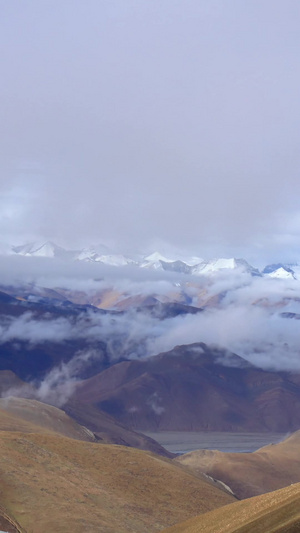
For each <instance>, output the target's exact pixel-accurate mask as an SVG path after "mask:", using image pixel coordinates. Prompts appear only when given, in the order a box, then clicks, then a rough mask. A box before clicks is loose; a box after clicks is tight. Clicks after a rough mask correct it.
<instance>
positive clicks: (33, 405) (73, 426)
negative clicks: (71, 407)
mask: <svg viewBox="0 0 300 533" xmlns="http://www.w3.org/2000/svg"><path fill="white" fill-rule="evenodd" d="M0 430H2V431H23V432H25V433H45V432H47V433H48V432H50V433H58V434H60V435H64V436H65V437H70V438H73V439H79V440H84V441H88V442H95V440H96V439H95V437H94V435H93V433H92V432H91V431H89V430H87V429H86V428H85V427H83V426H81V425H80V424H77V422H75V420H73V419H72V418H70V417H69V416H68V415H67V414H66V413H65V412H64V411H62V410H61V409H58V408H57V407H53V406H52V405H46V404H45V403H42V402H38V401H36V400H28V399H25V398H13V397H10V398H1V399H0Z"/></svg>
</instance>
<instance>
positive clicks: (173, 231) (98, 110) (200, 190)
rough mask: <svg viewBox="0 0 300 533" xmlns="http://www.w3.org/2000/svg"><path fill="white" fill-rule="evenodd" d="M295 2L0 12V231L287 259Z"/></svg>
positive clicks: (296, 163) (292, 242) (294, 146)
mask: <svg viewBox="0 0 300 533" xmlns="http://www.w3.org/2000/svg"><path fill="white" fill-rule="evenodd" d="M299 22H300V6H299V2H298V1H297V0H289V1H287V2H284V3H283V2H281V1H279V0H263V1H258V0H253V1H251V2H250V1H249V2H226V1H223V0H220V1H218V2H215V1H211V0H203V1H201V2H199V1H197V0H187V1H185V2H174V0H165V1H164V2H160V1H158V0H153V1H151V2H148V1H146V0H142V1H136V0H128V1H126V2H124V1H123V0H113V1H109V2H106V1H104V0H100V1H99V0H88V1H87V2H84V3H83V2H79V1H77V0H72V2H71V1H70V0H60V1H58V0H55V1H51V2H50V1H43V2H40V1H38V0H30V1H29V2H26V4H25V3H19V4H15V3H14V2H2V3H1V23H0V25H1V27H0V30H1V31H0V44H1V49H2V50H3V54H2V63H1V64H2V70H1V87H0V102H1V106H0V118H1V120H0V124H1V126H0V140H1V143H0V145H1V149H0V231H1V234H2V235H3V236H4V237H5V238H7V239H8V240H10V241H12V240H14V241H18V242H20V241H23V240H27V239H31V238H33V239H35V238H40V237H43V238H45V239H49V238H51V239H54V240H58V241H59V243H61V244H66V243H68V244H70V243H71V244H72V245H78V244H80V245H81V244H82V243H90V242H91V241H95V242H98V241H100V240H108V241H110V242H115V243H116V244H117V246H118V247H121V248H125V249H135V248H141V247H142V248H143V247H145V245H146V244H148V243H150V242H157V241H158V240H160V241H163V242H167V243H171V244H172V245H176V246H179V247H187V248H190V249H193V251H196V252H197V253H198V254H199V255H201V256H206V257H207V256H212V255H223V254H224V253H225V254H229V255H233V254H235V255H245V250H246V251H247V252H246V254H247V258H248V259H249V260H250V261H251V260H252V258H254V257H257V256H263V257H264V258H267V259H266V260H267V261H269V260H271V259H275V258H276V257H277V258H278V255H281V256H284V257H283V259H294V258H295V255H297V254H298V249H299V240H300V239H299V236H300V223H299V206H298V197H299V193H300V180H299V168H300V155H299V149H298V139H299V133H300V131H299V130H300V107H299V92H300V65H299V57H298V50H299V46H300V33H299Z"/></svg>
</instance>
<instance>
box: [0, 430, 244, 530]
mask: <svg viewBox="0 0 300 533" xmlns="http://www.w3.org/2000/svg"><path fill="white" fill-rule="evenodd" d="M0 458H1V460H0V480H1V500H2V502H3V505H4V506H5V507H6V508H7V509H8V512H9V513H11V515H12V516H15V517H16V519H17V520H18V521H19V523H20V524H21V525H22V527H23V528H24V529H25V530H26V531H27V532H30V533H45V532H47V533H66V532H67V531H70V532H71V531H72V533H82V532H83V531H92V532H93V533H97V532H103V533H104V532H105V533H115V532H118V533H125V532H128V533H129V532H130V533H134V532H136V533H142V532H145V533H146V532H147V533H150V532H151V531H160V530H161V529H163V528H164V527H166V526H168V525H170V524H173V523H175V522H179V521H182V520H185V519H187V518H188V517H190V516H195V515H197V514H199V513H203V512H206V511H208V510H211V509H213V508H216V507H218V506H221V505H225V504H227V503H230V502H232V501H233V500H234V498H233V497H232V496H230V495H228V494H226V493H225V492H222V491H220V490H219V489H218V488H216V487H214V486H213V484H209V483H208V482H207V481H205V480H202V479H200V478H199V477H195V476H194V475H193V474H192V473H189V472H187V471H186V470H185V469H183V468H182V467H181V466H179V465H176V464H174V463H172V462H171V461H169V460H168V459H163V458H160V457H158V456H155V455H152V454H149V453H147V452H143V451H140V450H136V449H133V448H125V447H122V446H115V445H99V444H93V443H87V442H83V441H78V440H72V439H68V438H66V437H60V436H57V435H54V434H52V435H51V434H47V435H42V434H24V433H16V432H13V433H9V432H1V433H0Z"/></svg>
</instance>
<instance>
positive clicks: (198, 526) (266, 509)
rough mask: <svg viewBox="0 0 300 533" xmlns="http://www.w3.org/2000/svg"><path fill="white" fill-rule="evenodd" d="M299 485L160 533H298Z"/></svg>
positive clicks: (245, 501) (214, 512)
mask: <svg viewBox="0 0 300 533" xmlns="http://www.w3.org/2000/svg"><path fill="white" fill-rule="evenodd" d="M299 531H300V484H299V483H297V484H296V485H292V486H290V487H286V488H284V489H280V490H278V491H275V492H271V493H269V494H264V495H262V496H256V497H255V498H250V499H248V500H244V501H241V502H236V503H233V504H231V505H226V506H225V507H223V508H221V509H216V510H215V511H211V512H209V513H205V514H204V515H202V516H199V517H196V518H192V519H191V520H188V521H187V522H184V523H182V524H178V525H176V526H174V527H171V528H168V529H166V530H164V531H163V533H297V532H299Z"/></svg>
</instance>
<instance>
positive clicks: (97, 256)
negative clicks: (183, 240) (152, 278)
mask: <svg viewBox="0 0 300 533" xmlns="http://www.w3.org/2000/svg"><path fill="white" fill-rule="evenodd" d="M11 251H12V252H13V253H15V254H19V255H24V256H27V257H29V256H32V257H48V258H50V257H55V258H59V259H64V260H77V261H88V262H92V263H99V264H105V265H110V266H114V267H121V266H126V265H133V266H136V267H139V268H143V269H150V270H162V271H166V272H175V273H178V274H188V275H192V276H212V275H215V274H217V273H220V272H223V273H226V272H237V273H241V274H250V275H251V276H266V277H271V278H278V279H300V266H299V265H297V264H293V265H292V264H284V263H274V264H270V265H267V266H266V267H265V268H264V269H263V270H262V272H260V271H259V269H257V268H255V267H253V266H252V265H250V264H249V263H248V262H247V261H246V260H245V259H242V258H239V259H237V258H234V257H231V258H215V259H210V260H203V259H201V258H200V257H197V256H192V257H183V256H182V255H180V254H174V255H173V256H172V257H166V256H165V255H163V254H161V253H160V252H158V251H156V252H153V253H151V254H150V255H146V256H141V255H140V256H139V255H135V256H134V257H130V256H128V255H123V254H120V253H116V252H114V251H112V250H110V249H109V248H108V247H107V246H105V245H98V246H92V247H89V248H83V249H82V250H67V249H65V248H62V247H61V246H58V245H57V244H55V243H53V242H51V241H47V242H44V243H42V244H41V243H27V244H24V245H22V246H13V247H11Z"/></svg>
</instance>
